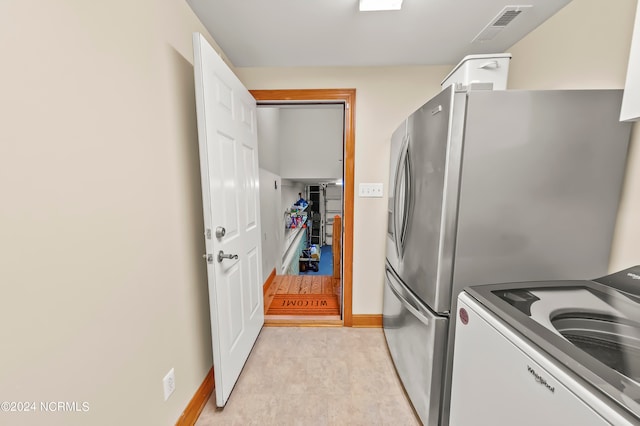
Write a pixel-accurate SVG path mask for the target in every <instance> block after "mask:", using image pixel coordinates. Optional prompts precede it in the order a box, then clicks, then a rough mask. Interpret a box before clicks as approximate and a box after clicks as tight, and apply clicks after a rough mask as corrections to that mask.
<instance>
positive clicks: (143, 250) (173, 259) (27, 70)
mask: <svg viewBox="0 0 640 426" xmlns="http://www.w3.org/2000/svg"><path fill="white" fill-rule="evenodd" d="M193 31H201V32H204V30H203V27H202V26H201V24H200V23H199V21H198V20H197V19H196V18H195V16H194V15H193V13H192V12H191V9H190V8H189V7H188V5H187V3H186V2H185V1H184V0H166V1H162V2H158V1H153V0H137V1H133V2H132V1H128V0H126V1H125V0H114V1H108V2H93V1H90V2H87V1H84V0H75V1H74V0H60V1H55V2H52V1H47V0H37V1H29V2H23V1H19V0H4V1H2V2H0V46H2V49H0V50H1V51H2V71H1V72H0V116H1V117H2V124H1V125H0V195H1V198H0V286H1V288H2V292H1V295H0V324H1V325H2V334H1V335H2V342H1V343H0V344H1V345H2V349H1V350H0V401H7V400H8V401H36V402H38V401H87V402H89V404H90V410H89V412H88V413H73V414H64V413H54V414H42V413H31V414H15V413H10V414H6V413H2V414H1V419H0V423H3V424H13V425H16V424H17V425H20V424H29V425H33V424H48V425H85V424H92V425H123V424H139V425H142V424H145V425H169V424H174V423H175V421H176V420H177V418H178V417H179V415H180V414H181V412H182V410H183V409H184V408H185V407H186V405H187V403H188V402H189V400H190V399H191V397H192V396H193V394H194V392H195V391H196V389H197V388H198V386H199V385H200V384H201V383H202V380H203V379H204V377H205V375H206V373H207V371H208V370H209V368H210V367H211V363H212V356H211V337H210V323H209V304H208V293H207V282H206V269H205V265H204V263H203V260H202V258H201V255H202V253H203V252H204V244H203V237H202V231H203V220H202V201H201V195H200V174H199V163H198V143H197V129H196V118H195V100H194V93H193V92H194V83H193V66H192V42H191V33H192V32H193ZM172 367H174V368H175V373H176V392H175V393H174V394H173V395H172V396H171V398H170V399H169V400H168V401H167V402H165V401H164V400H163V392H162V378H163V376H164V375H165V374H166V373H167V372H168V371H169V369H170V368H172Z"/></svg>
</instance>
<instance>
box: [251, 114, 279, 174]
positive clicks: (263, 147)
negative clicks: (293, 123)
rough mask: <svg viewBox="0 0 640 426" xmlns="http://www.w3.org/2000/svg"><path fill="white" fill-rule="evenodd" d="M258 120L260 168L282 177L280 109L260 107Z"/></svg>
mask: <svg viewBox="0 0 640 426" xmlns="http://www.w3.org/2000/svg"><path fill="white" fill-rule="evenodd" d="M256 118H257V123H258V163H259V164H260V168H261V169H265V170H268V171H270V172H271V173H275V174H277V175H280V109H279V108H270V107H259V108H258V110H257V112H256Z"/></svg>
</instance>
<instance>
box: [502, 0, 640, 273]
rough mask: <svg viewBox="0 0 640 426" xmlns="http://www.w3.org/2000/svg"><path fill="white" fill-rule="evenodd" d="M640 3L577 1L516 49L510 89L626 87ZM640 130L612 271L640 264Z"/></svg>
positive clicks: (629, 0) (633, 140)
mask: <svg viewBox="0 0 640 426" xmlns="http://www.w3.org/2000/svg"><path fill="white" fill-rule="evenodd" d="M635 12H636V0H616V1H614V2H607V1H602V0H573V1H572V2H571V3H569V5H568V6H566V7H565V8H564V9H562V10H561V11H560V12H559V13H557V14H556V15H555V16H553V17H552V18H551V19H549V20H548V21H547V22H545V23H544V24H543V25H541V26H540V27H538V29H536V30H535V31H534V32H532V33H531V34H529V35H528V36H527V37H525V38H524V39H522V40H521V41H520V42H518V43H517V44H515V45H514V46H512V47H511V48H510V49H509V50H508V51H509V52H511V53H512V54H513V59H512V60H511V64H510V70H509V83H508V84H509V88H510V89H585V88H587V89H591V88H599V89H600V88H614V89H618V88H619V89H621V88H623V87H624V83H625V76H626V71H627V61H628V57H629V48H630V45H631V34H632V30H633V22H634V16H635ZM639 211H640V127H638V125H637V124H635V125H634V130H633V133H632V137H631V148H630V151H629V157H628V163H627V172H626V178H625V185H624V190H623V195H622V202H621V205H620V211H619V215H618V222H617V226H616V235H615V237H614V242H613V250H612V256H611V262H610V264H609V268H610V270H611V271H615V270H619V269H622V268H626V267H629V266H633V265H636V264H640V247H639V246H638V241H640V221H638V220H637V217H638V212H639Z"/></svg>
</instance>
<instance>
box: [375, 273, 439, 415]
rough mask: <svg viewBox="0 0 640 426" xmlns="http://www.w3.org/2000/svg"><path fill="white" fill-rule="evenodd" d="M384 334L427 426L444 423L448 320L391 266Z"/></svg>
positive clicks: (387, 282)
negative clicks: (442, 388)
mask: <svg viewBox="0 0 640 426" xmlns="http://www.w3.org/2000/svg"><path fill="white" fill-rule="evenodd" d="M384 292H385V294H384V307H383V326H384V334H385V337H386V339H387V345H388V347H389V352H390V353H391V357H392V358H393V362H394V364H395V366H396V371H397V372H398V375H399V376H400V379H401V380H402V383H403V385H404V388H405V390H406V392H407V395H408V396H409V399H410V400H411V403H412V404H413V407H414V408H415V410H416V412H417V413H418V416H419V417H420V420H421V421H422V423H423V424H424V425H427V426H433V425H437V424H438V423H439V419H440V400H441V397H440V394H441V387H442V380H443V370H444V363H445V348H446V339H447V327H448V322H449V320H448V318H447V317H440V316H438V315H435V314H434V313H432V312H431V311H430V310H429V309H428V308H427V307H426V306H425V305H424V304H422V303H421V302H420V301H419V300H418V299H417V298H416V297H415V296H414V295H413V294H412V293H411V292H410V291H409V290H407V289H406V287H405V286H404V285H403V284H402V282H400V281H399V279H398V277H397V276H396V274H395V273H394V272H393V270H392V269H391V268H390V266H389V265H387V268H386V272H385V289H384Z"/></svg>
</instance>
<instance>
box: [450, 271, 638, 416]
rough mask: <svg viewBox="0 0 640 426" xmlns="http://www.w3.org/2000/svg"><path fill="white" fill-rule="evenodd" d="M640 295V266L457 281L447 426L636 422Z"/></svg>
mask: <svg viewBox="0 0 640 426" xmlns="http://www.w3.org/2000/svg"><path fill="white" fill-rule="evenodd" d="M598 281H599V282H598ZM603 283H606V284H607V285H605V284H603ZM639 296H640V267H634V268H630V269H628V270H625V271H622V272H619V273H617V274H613V275H609V276H607V277H603V278H601V279H598V280H597V281H556V282H525V283H508V284H491V285H483V286H472V287H469V288H467V289H465V291H464V292H463V293H461V294H460V296H459V298H458V308H457V318H456V330H455V332H456V335H455V352H454V359H453V379H452V387H451V411H450V414H451V416H450V425H451V426H478V425H492V426H501V425H504V426H512V425H518V426H527V425H531V426H533V425H535V426H540V425H544V426H552V425H558V426H560V425H561V426H568V425H580V426H583V425H584V426H587V425H640V383H639V382H640V297H639Z"/></svg>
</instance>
